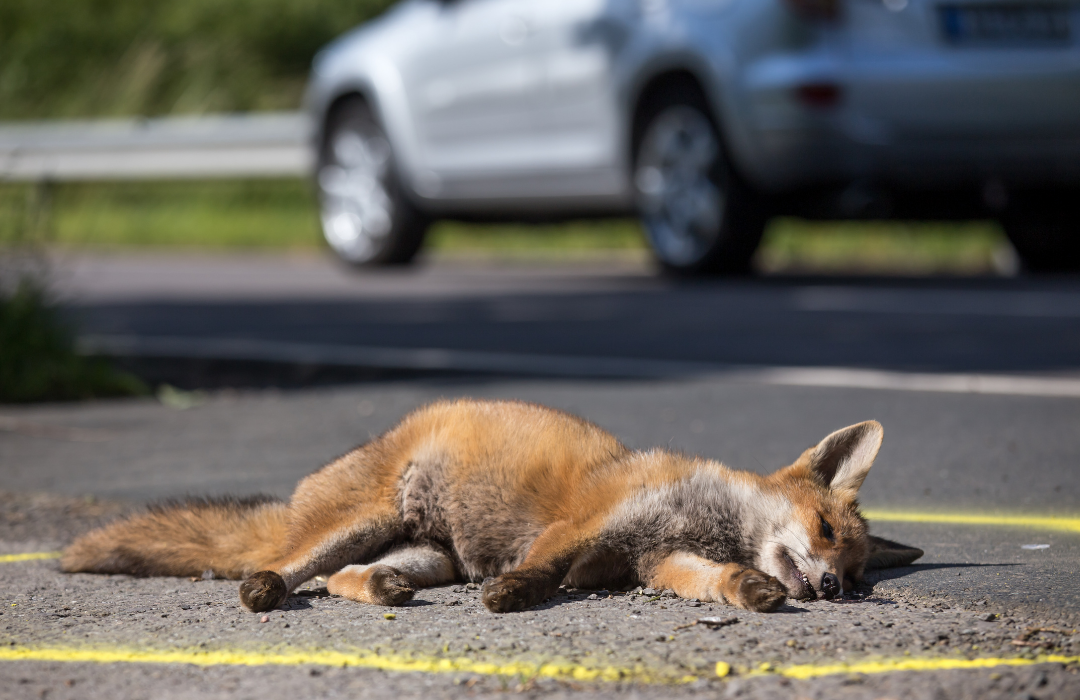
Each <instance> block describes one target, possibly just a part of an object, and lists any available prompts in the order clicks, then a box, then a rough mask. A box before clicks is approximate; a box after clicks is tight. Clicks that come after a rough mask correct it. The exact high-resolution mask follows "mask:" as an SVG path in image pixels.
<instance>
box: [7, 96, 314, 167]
mask: <svg viewBox="0 0 1080 700" xmlns="http://www.w3.org/2000/svg"><path fill="white" fill-rule="evenodd" d="M311 133H312V131H311V128H310V125H309V120H308V119H307V117H306V116H305V115H304V114H302V113H298V112H277V113H256V114H235V115H213V116H199V117H164V118H156V119H108V120H92V121H55V122H8V123H0V180H8V181H71V180H127V179H151V178H162V179H167V178H219V177H220V178H226V177H280V176H302V175H307V174H308V173H310V172H311V168H312V165H313V162H314V153H313V151H312V148H311Z"/></svg>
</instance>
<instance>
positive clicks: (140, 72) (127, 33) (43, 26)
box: [0, 0, 392, 120]
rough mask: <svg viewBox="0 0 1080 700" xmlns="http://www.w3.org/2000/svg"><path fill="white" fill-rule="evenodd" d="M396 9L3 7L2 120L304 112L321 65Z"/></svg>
mask: <svg viewBox="0 0 1080 700" xmlns="http://www.w3.org/2000/svg"><path fill="white" fill-rule="evenodd" d="M391 4H392V0H182V2H177V1H175V0H94V1H93V2H87V1H86V0H50V2H41V0H4V1H3V2H0V119H8V120H11V119H44V118H52V119H55V118H87V117H105V116H122V115H144V116H157V115H163V114H202V113H207V112H236V111H250V110H277V109H296V107H297V106H298V105H299V103H300V96H301V93H302V91H303V86H304V81H305V79H306V77H307V73H308V69H309V67H310V65H311V59H312V57H313V56H314V55H315V52H316V51H317V50H318V49H319V48H320V47H321V46H322V45H323V44H325V43H326V42H328V41H330V40H331V39H332V38H334V37H335V36H337V35H339V34H341V33H342V32H344V31H346V30H347V29H349V28H350V27H353V26H355V25H357V24H359V23H360V22H362V21H364V20H366V19H369V18H371V17H374V16H375V15H377V14H379V13H380V12H382V11H383V10H384V9H385V8H387V7H388V6H389V5H391Z"/></svg>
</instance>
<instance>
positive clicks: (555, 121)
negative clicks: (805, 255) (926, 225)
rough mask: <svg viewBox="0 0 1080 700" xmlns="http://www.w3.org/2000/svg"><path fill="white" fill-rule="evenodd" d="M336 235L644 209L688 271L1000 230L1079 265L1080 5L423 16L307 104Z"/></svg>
mask: <svg viewBox="0 0 1080 700" xmlns="http://www.w3.org/2000/svg"><path fill="white" fill-rule="evenodd" d="M306 105H307V109H308V110H309V111H310V113H312V114H313V115H314V116H315V118H316V119H317V122H318V123H319V124H320V125H321V128H320V129H319V130H318V148H319V161H318V170H317V182H318V189H319V193H320V198H321V207H322V223H323V230H324V232H325V235H326V239H327V241H328V242H329V244H330V245H331V246H332V247H333V249H334V250H335V251H336V252H337V253H338V254H339V255H340V256H341V257H342V258H344V259H345V260H348V261H350V262H353V263H357V264H395V263H397V264H400V263H405V262H408V261H409V260H410V259H412V257H413V256H414V255H415V254H416V252H417V251H418V250H419V248H420V246H421V244H422V242H423V237H424V231H425V229H426V227H427V224H428V222H429V221H431V220H432V219H434V218H458V219H514V220H538V219H542V220H552V219H565V218H570V217H584V216H610V215H626V214H628V213H636V214H637V215H638V216H640V217H641V220H642V222H643V224H644V229H645V231H646V233H647V235H648V238H649V242H650V243H651V245H652V249H653V250H654V252H655V254H656V257H657V259H658V260H659V262H660V263H661V264H662V265H663V266H664V267H665V268H666V269H668V270H669V271H673V272H680V273H704V272H728V273H737V272H742V271H745V270H747V269H748V267H749V264H750V258H751V256H752V255H753V253H754V250H755V248H756V247H757V245H758V242H759V240H760V238H761V234H762V231H763V229H764V226H765V224H766V222H767V221H768V219H769V217H771V216H775V215H779V214H787V215H798V216H804V217H810V218H828V219H850V218H913V219H914V218H933V219H942V218H997V219H1000V220H1001V221H1002V222H1003V224H1004V226H1005V229H1006V231H1007V232H1008V235H1009V237H1010V238H1011V240H1012V241H1013V243H1014V245H1015V247H1016V248H1017V250H1018V252H1019V254H1020V256H1021V259H1022V260H1023V261H1024V263H1025V264H1026V265H1027V266H1028V267H1029V268H1030V269H1033V270H1075V269H1078V268H1080V213H1078V212H1080V209H1078V206H1077V203H1076V200H1077V196H1078V195H1080V3H1078V2H1075V1H1068V2H1067V1H1064V0H405V1H404V2H401V3H399V4H398V5H396V6H395V7H394V8H392V9H391V10H390V11H389V12H387V13H386V14H384V15H383V16H382V17H380V18H378V19H376V20H374V21H372V22H369V23H367V24H365V25H363V26H361V27H359V28H357V29H356V30H354V31H352V32H350V33H349V34H347V35H345V36H343V37H341V38H339V39H338V40H336V41H335V42H334V43H332V44H331V45H330V46H328V47H327V48H325V49H324V50H323V51H322V52H321V53H320V54H319V55H318V56H317V57H316V60H315V63H314V67H313V71H312V77H311V82H310V85H309V88H308V93H307V97H306Z"/></svg>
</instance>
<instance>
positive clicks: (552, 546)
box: [481, 521, 588, 613]
mask: <svg viewBox="0 0 1080 700" xmlns="http://www.w3.org/2000/svg"><path fill="white" fill-rule="evenodd" d="M587 541H588V540H587V538H586V537H585V536H584V535H583V533H582V532H581V530H580V529H579V528H578V527H576V526H574V525H573V524H571V523H568V522H565V521H560V522H557V523H555V524H553V525H550V526H549V527H548V528H547V529H546V530H544V531H543V532H542V533H540V536H539V537H537V538H536V539H535V540H534V541H533V543H532V546H531V547H530V548H529V553H528V554H527V555H526V556H525V561H523V562H521V565H520V566H519V567H518V568H516V569H514V570H513V571H507V572H506V573H505V574H502V575H501V576H496V577H495V578H492V579H488V580H487V581H485V582H484V587H483V590H482V591H481V593H482V597H483V600H484V605H485V606H487V609H488V610H490V611H491V612H498V613H502V612H516V611H518V610H525V609H526V608H531V607H532V606H534V605H537V604H539V603H542V602H544V601H545V600H547V599H548V598H550V597H551V596H553V595H555V592H556V591H557V590H558V589H559V584H560V583H562V581H563V579H564V578H566V574H567V573H569V571H570V568H571V567H572V566H573V564H574V560H575V559H576V558H577V556H578V554H579V553H580V552H581V551H582V550H583V549H584V547H585V545H586V543H587Z"/></svg>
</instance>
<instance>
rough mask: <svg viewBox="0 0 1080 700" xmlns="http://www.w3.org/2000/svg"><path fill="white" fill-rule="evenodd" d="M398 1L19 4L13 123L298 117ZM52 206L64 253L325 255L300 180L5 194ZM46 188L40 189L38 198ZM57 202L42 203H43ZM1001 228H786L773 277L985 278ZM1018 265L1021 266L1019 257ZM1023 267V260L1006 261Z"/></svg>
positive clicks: (619, 228) (7, 37)
mask: <svg viewBox="0 0 1080 700" xmlns="http://www.w3.org/2000/svg"><path fill="white" fill-rule="evenodd" d="M392 4H393V0H184V2H174V1H167V0H94V2H84V1H80V0H56V1H55V2H40V1H39V0H4V2H0V120H18V119H45V118H50V119H55V118H96V117H119V116H132V115H144V116H160V115H170V114H202V113H216V112H233V111H252V110H255V111H257V110H282V109H285V110H289V109H296V108H297V107H298V106H299V104H300V98H301V94H302V92H303V86H304V82H305V81H306V79H307V74H308V70H309V67H310V65H311V59H312V58H313V56H314V55H315V52H316V51H317V50H318V49H319V48H320V47H321V46H323V45H324V44H326V43H327V42H328V41H330V40H331V39H333V38H334V37H335V36H338V35H340V34H341V33H343V32H345V31H346V30H348V29H349V28H351V27H353V26H356V25H357V24H359V23H360V22H363V21H365V20H367V19H370V18H372V17H375V16H376V15H378V14H379V13H381V12H383V11H384V10H386V8H388V7H389V6H390V5H392ZM0 190H2V191H0V199H2V198H8V199H11V198H15V199H16V200H25V199H27V198H29V199H34V198H35V197H38V199H41V200H42V202H41V204H42V208H41V210H42V211H45V212H46V213H47V214H48V216H49V220H50V222H51V228H50V241H51V244H53V245H60V246H74V247H93V248H102V247H129V246H175V247H198V248H209V249H222V248H235V249H248V248H273V249H308V250H314V249H318V248H319V247H320V246H321V245H322V244H321V241H320V236H319V232H318V224H317V218H316V215H315V203H314V199H313V196H312V192H311V189H310V187H309V185H308V184H307V183H305V182H303V181H300V180H269V181H267V180H264V181H235V182H228V181H226V182H154V183H94V184H61V185H55V186H51V187H49V188H47V189H43V188H37V189H34V190H31V191H29V194H27V192H28V189H27V186H23V185H13V184H7V185H4V184H0ZM35 193H36V194H35ZM39 195H42V196H39ZM427 250H428V251H429V252H430V253H432V254H434V255H449V256H479V257H484V256H487V257H492V256H494V257H513V258H537V257H540V258H545V259H546V258H567V257H571V258H573V257H578V258H580V257H583V256H585V257H590V256H592V257H596V256H612V255H620V256H630V257H637V258H643V257H645V256H646V255H647V252H646V249H645V244H644V240H643V238H642V235H641V230H640V228H639V226H638V225H637V223H636V222H634V221H632V220H616V221H592V222H573V223H569V224H560V225H545V226H508V225H464V224H456V223H450V222H440V223H438V224H436V225H435V226H434V227H433V228H432V230H431V232H430V234H429V238H428V247H427ZM1009 250H1010V249H1009V247H1008V244H1007V243H1006V242H1005V239H1004V237H1003V235H1002V234H1001V231H1000V230H999V229H998V227H997V226H996V225H994V224H990V223H977V224H970V225H932V224H928V225H907V224H862V223H851V224H832V223H829V224H811V223H806V222H800V221H797V220H781V221H777V222H774V224H773V225H772V226H771V227H770V229H769V231H768V232H767V234H766V236H765V240H764V242H763V245H762V248H761V252H760V254H759V257H758V267H759V268H760V269H761V270H763V271H767V272H785V271H794V272H855V273H860V272H866V273H898V274H925V273H955V274H971V273H983V272H988V271H991V270H993V269H997V268H1001V267H1002V260H1003V259H1004V258H1003V254H1007V253H1008V251H1009ZM1006 257H1007V255H1006ZM1005 264H1006V267H1007V261H1005Z"/></svg>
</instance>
